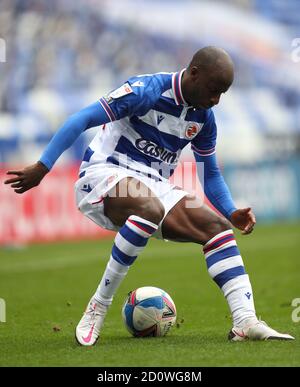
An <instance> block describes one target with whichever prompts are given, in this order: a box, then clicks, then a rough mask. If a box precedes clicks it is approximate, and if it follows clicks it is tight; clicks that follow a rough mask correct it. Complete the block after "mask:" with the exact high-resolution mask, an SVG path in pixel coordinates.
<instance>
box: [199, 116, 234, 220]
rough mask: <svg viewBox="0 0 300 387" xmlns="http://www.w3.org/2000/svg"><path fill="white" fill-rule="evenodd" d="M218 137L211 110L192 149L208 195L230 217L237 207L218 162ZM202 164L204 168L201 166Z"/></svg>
mask: <svg viewBox="0 0 300 387" xmlns="http://www.w3.org/2000/svg"><path fill="white" fill-rule="evenodd" d="M216 139H217V126H216V122H215V117H214V114H213V112H212V110H209V111H208V114H207V120H206V121H205V123H204V125H203V128H202V130H201V132H200V133H199V134H198V135H197V136H196V137H195V139H194V140H192V150H193V152H194V157H195V159H196V163H197V171H198V176H199V179H200V181H203V184H204V187H203V188H204V193H205V195H206V197H207V198H208V200H209V201H210V202H211V204H212V205H213V206H214V207H215V208H216V209H217V210H218V211H219V212H220V213H221V214H222V215H224V216H225V218H227V219H230V216H231V214H232V213H233V212H234V211H235V210H236V207H235V205H234V202H233V199H232V196H231V193H230V191H229V188H228V186H227V184H226V182H225V180H224V178H223V176H222V174H221V171H220V168H219V166H218V164H217V158H216ZM202 165H203V167H204V168H201V167H200V166H202ZM200 173H201V174H202V173H204V176H200Z"/></svg>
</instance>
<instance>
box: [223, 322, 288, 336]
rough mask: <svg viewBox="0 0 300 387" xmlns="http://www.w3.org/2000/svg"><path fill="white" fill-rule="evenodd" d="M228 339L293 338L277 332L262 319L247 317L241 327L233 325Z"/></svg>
mask: <svg viewBox="0 0 300 387" xmlns="http://www.w3.org/2000/svg"><path fill="white" fill-rule="evenodd" d="M228 339H229V340H230V341H243V340H295V338H294V337H293V336H291V335H288V334H287V333H279V332H277V331H275V330H274V329H272V328H270V327H269V326H268V325H267V324H266V323H265V322H264V321H261V320H256V319H249V320H246V321H245V323H244V325H243V326H242V327H233V328H232V329H231V331H230V332H229V334H228Z"/></svg>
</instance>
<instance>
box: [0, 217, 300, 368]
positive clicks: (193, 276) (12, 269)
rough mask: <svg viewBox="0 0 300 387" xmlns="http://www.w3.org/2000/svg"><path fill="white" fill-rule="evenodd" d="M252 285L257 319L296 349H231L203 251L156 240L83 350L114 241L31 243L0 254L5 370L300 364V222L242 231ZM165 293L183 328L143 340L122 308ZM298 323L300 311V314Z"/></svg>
mask: <svg viewBox="0 0 300 387" xmlns="http://www.w3.org/2000/svg"><path fill="white" fill-rule="evenodd" d="M236 236H237V239H238V243H239V247H240V250H241V253H242V256H243V258H244V263H245V266H246V269H247V271H248V273H249V274H250V278H251V280H252V285H253V288H254V294H255V300H256V309H257V313H258V315H259V316H261V318H262V319H264V320H265V321H267V322H268V323H269V324H270V325H271V326H272V327H274V328H275V329H278V330H280V331H283V332H285V331H286V332H288V333H290V334H292V335H294V336H295V337H296V340H295V341H293V342H274V341H271V342H243V343H230V342H228V341H227V333H228V331H229V329H230V328H231V319H230V316H229V312H228V309H227V304H226V303H225V301H224V299H223V296H222V294H221V292H220V291H219V289H218V288H217V286H216V285H215V284H214V283H213V281H212V280H211V279H210V278H209V276H208V274H207V270H206V266H205V261H204V257H203V255H202V251H201V247H200V246H198V245H195V244H179V243H173V242H163V241H157V240H151V241H150V243H149V244H148V246H147V248H146V249H145V250H144V252H143V254H142V255H141V256H140V257H139V258H138V259H137V261H136V262H135V264H134V265H133V266H132V267H131V268H130V271H129V273H128V275H127V277H126V278H125V280H124V282H123V283H122V285H121V287H120V288H119V291H118V293H117V295H116V296H115V300H114V303H113V305H112V307H111V309H110V311H109V314H108V316H107V319H106V321H105V325H104V330H103V333H102V337H101V339H100V340H99V341H98V343H97V345H96V346H94V347H91V348H83V347H79V346H78V345H77V344H76V343H75V340H74V329H75V326H76V324H77V322H78V321H79V319H80V317H81V314H82V312H83V310H84V309H85V307H86V304H87V301H88V300H89V298H90V296H91V295H92V293H93V292H94V290H95V288H96V286H97V284H98V281H99V279H100V277H101V275H102V272H103V270H104V267H105V265H106V262H107V258H108V256H109V254H110V249H111V244H112V242H111V241H110V240H106V241H85V242H72V243H71V242H69V243H56V244H48V245H45V244H44V245H42V244H41V245H32V246H30V247H28V248H26V249H24V250H19V251H13V250H4V249H2V250H0V298H2V299H4V300H5V302H6V322H5V323H3V322H2V323H0V348H1V350H0V366H99V367H100V366H162V367H163V366H300V322H298V323H297V322H293V321H292V318H291V315H292V311H293V308H292V306H291V302H292V300H293V299H294V298H300V280H299V272H300V259H299V258H300V256H299V255H300V254H299V251H300V224H299V223H294V224H283V225H275V226H274V225H267V226H258V227H257V228H256V230H255V232H254V234H253V235H250V236H240V235H239V233H238V232H236ZM146 285H152V286H158V287H161V288H163V289H165V290H166V291H167V292H168V293H170V295H171V296H172V297H173V299H174V301H175V303H176V306H177V311H178V320H179V322H180V321H181V320H183V322H182V323H181V324H180V326H179V327H173V328H172V329H171V331H170V332H169V334H168V335H167V336H166V337H163V338H146V339H136V338H133V337H131V336H130V335H129V333H128V332H127V331H126V330H125V328H124V326H123V322H122V318H121V307H122V304H123V302H124V299H125V297H126V294H127V293H128V291H130V290H132V289H134V288H137V287H140V286H146ZM298 315H299V316H300V313H299V314H298Z"/></svg>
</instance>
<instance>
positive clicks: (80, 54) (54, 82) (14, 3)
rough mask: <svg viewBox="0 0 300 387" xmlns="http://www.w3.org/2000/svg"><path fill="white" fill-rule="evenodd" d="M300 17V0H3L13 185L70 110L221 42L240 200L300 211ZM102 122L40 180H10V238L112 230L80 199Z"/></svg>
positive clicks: (3, 152) (221, 151)
mask: <svg viewBox="0 0 300 387" xmlns="http://www.w3.org/2000/svg"><path fill="white" fill-rule="evenodd" d="M299 15H300V2H299V1H298V0H288V1H281V0H264V1H259V0H235V1H234V0H231V1H192V0H191V1H179V0H177V1H176V0H164V1H161V0H160V1H157V0H122V1H118V0H107V1H105V0H77V1H76V2H74V1H71V0H64V1H59V0H52V1H46V0H28V1H22V0H1V2H0V38H1V48H2V50H4V49H5V58H4V55H2V56H1V58H2V59H5V61H4V60H2V61H1V62H0V179H1V182H3V180H4V175H5V171H6V170H8V169H12V168H19V167H22V166H26V165H28V164H30V163H33V162H35V161H36V160H37V159H38V158H39V157H40V155H41V153H42V151H43V149H44V147H45V146H46V144H47V143H48V141H49V140H50V138H51V136H52V135H53V133H54V132H55V131H56V130H57V129H58V128H59V127H60V125H61V124H62V123H63V121H64V120H65V119H66V118H67V116H68V115H70V114H72V113H74V112H76V111H77V110H79V109H81V108H82V107H84V106H86V105H88V104H89V103H92V102H94V101H95V100H97V99H98V98H99V97H101V96H102V95H103V94H106V93H107V92H108V91H110V90H111V89H113V88H114V87H116V86H119V85H120V84H122V83H123V82H124V81H125V80H126V79H127V78H128V77H129V76H131V75H135V74H141V73H153V72H158V71H177V70H179V69H181V68H183V67H185V66H186V65H187V64H188V62H189V60H190V58H191V56H192V54H193V53H194V52H195V51H196V50H197V49H198V48H200V47H202V46H205V45H217V46H221V47H223V48H225V49H226V50H228V51H229V53H230V54H231V55H232V57H233V59H234V62H235V64H236V79H235V82H234V86H233V87H232V89H231V90H230V91H229V92H228V93H226V95H225V96H223V97H222V99H221V102H220V104H219V105H218V106H217V107H216V108H215V109H214V111H215V115H216V118H217V123H218V128H219V140H218V156H219V162H220V164H221V165H222V168H223V171H224V175H225V178H226V180H227V183H228V184H229V186H230V188H231V191H232V194H233V197H234V199H235V201H236V202H237V203H238V204H240V205H245V204H247V205H251V206H252V207H253V208H254V211H255V213H256V214H257V217H258V219H259V220H260V221H261V222H263V221H264V222H270V221H271V222H275V221H281V220H292V219H299V218H300V89H299V84H300V71H299V70H300V50H299V47H297V44H298V45H299V46H300V39H299V40H297V38H298V37H300V28H299V27H300V22H299ZM2 54H3V52H2ZM96 130H99V128H98V129H97V128H95V129H93V130H90V131H89V132H88V133H86V134H85V135H82V136H81V138H79V139H78V141H77V142H76V143H75V144H74V146H73V147H72V148H71V149H69V150H68V151H67V152H65V154H64V155H63V156H62V157H61V158H60V160H59V162H58V163H57V164H56V166H55V167H54V170H53V171H52V172H51V174H49V175H48V176H47V177H46V179H45V181H44V184H42V185H41V186H40V187H38V188H37V189H34V190H33V191H31V192H29V193H26V194H25V195H21V196H18V195H16V194H15V193H14V192H13V190H12V189H11V188H9V187H8V186H4V185H3V184H1V189H0V219H1V221H0V244H2V245H6V244H18V243H27V242H29V241H36V240H57V239H70V238H85V237H91V236H99V235H100V234H101V235H105V234H107V233H106V232H105V231H101V230H98V228H97V227H96V226H94V225H93V224H92V223H91V222H89V221H88V220H85V219H84V218H83V216H82V215H81V214H80V213H79V212H78V211H77V210H76V208H75V204H74V199H73V183H74V181H75V180H76V175H77V166H78V164H79V162H80V160H81V158H82V155H83V153H84V150H85V148H86V146H87V143H88V142H89V140H90V139H91V138H92V137H93V135H94V133H95V131H96ZM183 157H184V158H185V159H189V158H190V157H191V153H190V151H189V150H187V151H186V152H185V153H184V155H183Z"/></svg>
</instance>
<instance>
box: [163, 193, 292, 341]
mask: <svg viewBox="0 0 300 387" xmlns="http://www.w3.org/2000/svg"><path fill="white" fill-rule="evenodd" d="M188 202H191V197H187V196H186V197H184V198H183V199H181V200H180V201H179V202H178V203H177V204H176V205H175V206H174V207H173V208H172V210H171V211H170V212H169V213H168V214H167V216H166V218H165V219H164V222H163V225H162V233H163V237H164V238H166V239H169V240H174V241H180V242H195V243H199V244H201V245H203V252H204V256H205V259H206V264H207V268H208V272H209V274H210V276H211V277H212V279H213V280H214V281H215V282H216V284H217V285H218V286H219V287H220V289H221V290H222V291H223V294H224V296H225V298H226V300H227V302H228V305H229V308H230V311H231V314H232V319H233V325H234V328H233V329H232V331H231V332H230V337H229V338H230V339H231V340H234V341H240V340H244V339H245V338H250V339H254V340H266V339H281V340H290V339H293V337H292V336H290V335H287V334H281V333H278V332H276V331H275V330H273V329H271V328H270V327H268V326H267V325H266V324H265V323H263V322H261V321H258V319H257V317H256V313H255V307H254V301H253V292H252V287H251V283H250V280H249V277H248V274H247V273H246V271H245V268H244V264H243V260H242V257H241V255H240V252H239V250H238V247H237V244H236V241H235V238H234V234H233V231H232V229H231V224H230V223H229V222H228V221H227V220H226V219H224V218H223V217H221V216H219V215H217V214H216V213H215V212H214V211H212V210H211V209H210V208H209V207H208V206H206V205H202V203H201V201H200V199H199V201H198V203H196V201H195V199H194V201H193V203H194V204H198V206H195V208H188V207H189V206H188V205H187V204H188Z"/></svg>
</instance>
